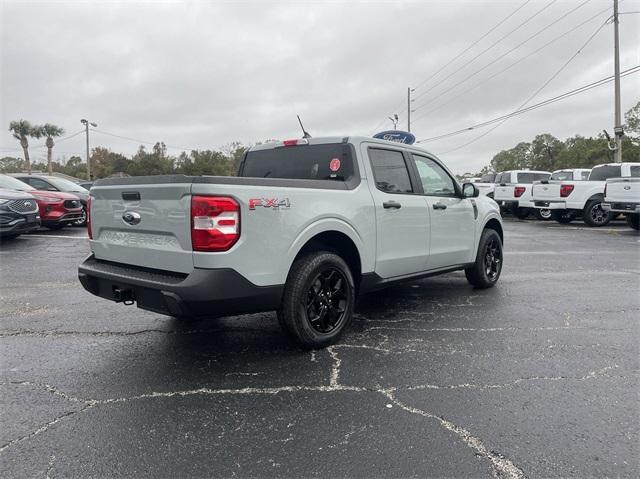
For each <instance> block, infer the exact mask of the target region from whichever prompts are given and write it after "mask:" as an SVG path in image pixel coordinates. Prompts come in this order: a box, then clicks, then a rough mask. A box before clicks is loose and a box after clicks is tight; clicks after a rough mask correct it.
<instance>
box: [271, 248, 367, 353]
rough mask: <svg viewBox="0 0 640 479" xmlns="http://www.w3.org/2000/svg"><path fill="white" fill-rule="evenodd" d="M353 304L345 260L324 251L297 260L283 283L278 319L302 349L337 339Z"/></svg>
mask: <svg viewBox="0 0 640 479" xmlns="http://www.w3.org/2000/svg"><path fill="white" fill-rule="evenodd" d="M354 303H355V285H354V281H353V275H352V274H351V270H350V269H349V266H347V263H345V262H344V260H343V259H342V258H341V257H340V256H338V255H336V254H334V253H330V252H327V251H318V252H315V253H311V254H309V255H307V256H304V257H302V258H300V259H298V260H297V261H296V262H295V263H293V266H292V267H291V271H289V276H288V277H287V282H286V283H285V285H284V293H283V295H282V304H281V306H280V309H279V310H278V312H277V314H278V321H279V323H280V325H281V326H282V328H283V329H284V331H285V333H287V334H288V336H289V337H290V338H292V339H293V340H294V341H295V342H296V343H297V344H298V345H299V346H301V347H302V348H304V349H318V348H323V347H325V346H329V345H331V344H333V343H335V342H336V341H337V339H338V338H339V337H340V335H341V334H342V332H343V331H344V330H345V328H346V327H347V326H348V325H349V323H350V322H351V318H352V316H353V306H354Z"/></svg>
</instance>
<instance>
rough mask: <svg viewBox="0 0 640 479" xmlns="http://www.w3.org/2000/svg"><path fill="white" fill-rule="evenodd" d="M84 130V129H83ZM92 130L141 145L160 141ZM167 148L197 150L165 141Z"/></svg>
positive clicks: (154, 143) (153, 144)
mask: <svg viewBox="0 0 640 479" xmlns="http://www.w3.org/2000/svg"><path fill="white" fill-rule="evenodd" d="M83 131H84V130H83ZM92 131H95V132H96V133H101V134H103V135H107V136H113V137H115V138H121V139H123V140H129V141H133V142H135V143H141V144H143V145H152V146H155V145H156V144H157V143H160V142H158V141H145V140H139V139H137V138H131V137H129V136H123V135H117V134H115V133H110V132H108V131H104V130H99V129H97V128H94V129H93V130H92ZM164 146H166V147H167V148H170V149H172V150H182V151H192V150H197V149H198V148H187V147H184V146H171V145H167V144H166V143H165V145H164Z"/></svg>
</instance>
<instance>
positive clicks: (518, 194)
mask: <svg viewBox="0 0 640 479" xmlns="http://www.w3.org/2000/svg"><path fill="white" fill-rule="evenodd" d="M525 190H526V188H525V187H524V186H516V187H515V188H514V189H513V195H514V196H515V197H516V198H520V197H521V196H522V193H524V192H525Z"/></svg>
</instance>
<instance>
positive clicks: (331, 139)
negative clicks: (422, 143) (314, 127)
mask: <svg viewBox="0 0 640 479" xmlns="http://www.w3.org/2000/svg"><path fill="white" fill-rule="evenodd" d="M291 140H297V141H298V144H301V145H302V144H308V145H326V144H330V143H352V144H360V143H362V142H367V143H378V144H380V145H384V146H393V147H396V148H404V149H407V150H413V151H416V152H419V153H426V154H428V155H430V156H436V155H434V154H433V153H431V152H430V151H428V150H425V149H424V148H421V147H419V146H416V145H407V144H405V143H398V142H395V141H387V140H380V139H378V138H372V137H369V136H322V137H317V138H306V139H305V138H292V139H291ZM285 141H289V140H282V141H280V140H279V141H270V142H267V143H262V144H260V145H255V146H252V147H251V148H249V150H248V151H258V150H270V149H273V148H280V147H282V146H284V142H285Z"/></svg>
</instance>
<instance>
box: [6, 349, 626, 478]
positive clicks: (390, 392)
mask: <svg viewBox="0 0 640 479" xmlns="http://www.w3.org/2000/svg"><path fill="white" fill-rule="evenodd" d="M387 340H388V338H385V341H387ZM383 342H384V341H383ZM350 347H356V348H358V347H361V346H360V345H350V344H339V345H333V346H329V347H328V348H326V351H327V352H328V353H329V356H330V357H331V359H332V363H331V370H330V371H329V385H328V386H322V385H319V386H304V385H291V386H279V387H246V388H223V389H211V388H198V389H190V390H183V391H166V392H158V391H153V392H150V393H144V394H138V395H134V396H127V397H116V398H107V399H86V398H80V397H77V396H72V395H70V394H67V393H65V392H63V391H61V390H60V389H59V388H57V387H55V386H52V385H50V384H37V383H33V382H30V381H9V382H4V383H0V385H7V384H11V385H24V386H33V387H39V388H42V389H44V390H46V391H47V392H49V393H50V394H53V395H55V396H57V397H60V398H62V399H64V400H66V401H68V402H71V403H80V404H82V405H83V406H82V407H81V408H80V409H78V410H75V411H68V412H66V413H64V414H61V415H59V416H57V417H56V418H54V419H53V420H51V421H49V422H47V423H45V424H43V425H41V426H40V427H38V428H37V429H36V430H35V431H32V432H30V433H29V434H27V435H25V436H22V437H19V438H17V439H13V440H11V441H9V442H7V443H5V444H3V445H2V446H0V452H3V451H4V450H6V449H7V448H9V447H11V446H13V445H15V444H18V443H21V442H23V441H26V440H29V439H31V438H33V437H35V436H37V435H39V434H42V433H44V432H46V431H48V430H49V429H50V428H51V427H53V426H55V425H56V424H58V423H59V422H61V421H63V420H65V419H69V418H72V417H73V416H75V415H77V414H80V413H83V412H85V411H88V410H89V409H91V408H93V407H96V406H100V405H108V404H118V403H127V402H131V401H137V400H145V399H157V398H171V397H189V396H196V395H238V394H241V395H244V394H247V395H251V394H254V395H260V394H264V395H274V394H279V393H284V392H290V393H294V392H299V391H305V392H322V393H332V392H342V391H348V392H356V393H358V392H374V393H378V394H381V395H382V396H384V397H386V398H387V399H389V400H390V401H391V402H392V403H393V404H395V405H396V406H398V407H399V408H400V409H402V410H403V411H406V412H408V413H411V414H417V415H420V416H422V417H425V418H428V419H433V420H435V421H437V422H438V423H439V424H440V425H441V426H442V427H443V428H445V429H447V430H448V431H450V432H451V433H453V434H454V435H456V436H457V437H458V438H459V439H460V440H461V441H462V442H463V443H464V444H465V445H466V446H467V447H469V448H471V449H473V450H474V451H475V454H476V455H477V456H478V457H482V458H484V459H486V460H487V461H488V462H489V464H490V466H491V468H492V473H493V475H494V476H495V477H498V478H501V477H505V478H509V479H525V478H526V476H525V474H524V472H523V471H522V469H520V468H519V467H518V466H516V465H515V464H514V463H513V462H512V461H510V460H509V459H508V458H506V457H505V456H504V455H503V454H501V453H500V452H496V451H494V450H490V449H488V448H487V446H486V445H485V444H484V443H483V441H482V440H481V439H480V438H478V437H477V436H474V435H472V434H471V433H470V432H469V431H468V430H466V429H465V428H463V427H461V426H458V425H456V424H454V423H452V422H451V421H449V420H447V419H445V418H444V417H442V416H438V415H436V414H433V413H431V412H428V411H424V410H421V409H418V408H415V407H413V406H409V405H407V404H405V403H403V402H401V401H400V400H399V399H398V398H397V397H396V395H395V394H396V393H397V392H398V391H415V390H426V389H497V388H506V387H512V386H515V385H518V384H521V383H524V382H530V381H560V380H578V381H584V380H588V379H594V378H597V377H603V376H606V374H605V373H607V372H609V371H611V370H614V369H617V368H618V367H619V366H618V365H617V364H615V365H613V366H605V367H603V368H601V369H598V370H595V371H590V372H588V373H587V374H585V375H583V376H580V377H565V376H557V377H547V376H534V377H528V378H518V379H515V380H513V381H511V382H508V383H503V384H485V385H479V384H458V385H436V384H423V385H417V386H409V387H405V388H397V387H391V388H382V387H376V388H367V387H362V386H349V385H344V384H340V382H339V379H340V369H341V367H342V359H341V358H340V356H339V355H338V352H337V351H336V350H337V349H339V348H350ZM369 348H375V347H367V349H369ZM377 349H382V350H384V348H377ZM314 355H315V352H314ZM388 407H390V406H388ZM347 439H348V438H347ZM51 457H52V458H53V460H55V457H54V456H51ZM51 469H52V462H51V461H50V464H49V468H48V469H47V477H48V474H49V472H50V470H51Z"/></svg>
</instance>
